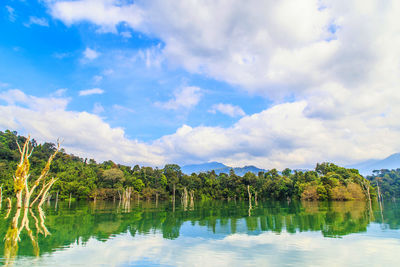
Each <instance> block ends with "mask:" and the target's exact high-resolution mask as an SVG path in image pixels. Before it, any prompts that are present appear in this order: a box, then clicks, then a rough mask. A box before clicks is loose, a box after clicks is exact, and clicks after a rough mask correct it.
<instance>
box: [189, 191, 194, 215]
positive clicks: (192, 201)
mask: <svg viewBox="0 0 400 267" xmlns="http://www.w3.org/2000/svg"><path fill="white" fill-rule="evenodd" d="M189 194H190V208H191V210H194V191H193V190H190V192H189Z"/></svg>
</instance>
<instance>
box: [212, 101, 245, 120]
mask: <svg viewBox="0 0 400 267" xmlns="http://www.w3.org/2000/svg"><path fill="white" fill-rule="evenodd" d="M208 112H210V113H213V114H215V113H217V112H221V113H222V114H225V115H228V116H230V117H242V116H244V115H246V113H245V112H244V111H243V109H242V108H241V107H239V106H234V105H231V104H223V103H219V104H215V105H213V106H212V107H211V109H210V110H209V111H208Z"/></svg>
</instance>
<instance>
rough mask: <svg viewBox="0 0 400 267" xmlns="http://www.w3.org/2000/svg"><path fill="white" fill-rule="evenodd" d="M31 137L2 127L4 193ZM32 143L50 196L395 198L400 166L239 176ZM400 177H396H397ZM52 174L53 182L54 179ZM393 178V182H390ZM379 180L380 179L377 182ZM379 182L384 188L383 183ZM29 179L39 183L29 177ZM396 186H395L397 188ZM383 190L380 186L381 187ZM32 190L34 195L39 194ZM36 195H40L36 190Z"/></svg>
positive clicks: (36, 170) (35, 170)
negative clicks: (369, 171) (123, 161)
mask: <svg viewBox="0 0 400 267" xmlns="http://www.w3.org/2000/svg"><path fill="white" fill-rule="evenodd" d="M26 141H27V137H24V136H20V135H18V134H17V132H15V131H9V130H6V131H4V132H2V131H0V185H1V193H2V197H3V198H6V197H13V196H15V194H16V189H15V183H14V179H13V177H14V175H15V172H16V170H17V168H18V166H19V165H18V164H19V162H20V159H21V153H20V152H21V151H20V148H19V145H18V144H24V143H25V142H26ZM29 146H30V147H31V149H32V154H31V155H30V157H29V163H30V177H39V176H40V175H41V173H42V172H43V170H44V169H45V168H46V164H48V162H49V158H50V157H51V156H52V155H55V156H54V159H52V162H51V166H50V168H49V169H48V170H47V171H48V173H47V176H48V177H50V178H49V180H48V181H52V186H51V188H50V187H49V192H48V194H47V197H48V198H52V199H54V198H57V199H95V200H97V199H122V198H124V199H134V198H139V199H140V198H141V199H156V200H158V199H171V198H172V199H175V198H185V199H191V200H194V199H251V200H255V201H257V200H261V199H273V200H281V199H302V200H369V199H376V197H377V195H378V196H379V197H381V196H383V197H385V198H389V197H397V196H398V188H399V187H397V189H396V186H398V184H399V179H398V178H399V177H400V169H398V170H393V171H389V170H382V171H377V172H375V173H374V175H373V176H370V177H367V178H368V179H366V178H364V177H363V176H362V175H360V174H359V172H358V170H356V169H347V168H344V167H339V166H337V165H335V164H333V163H326V162H325V163H321V164H317V165H316V167H315V169H314V170H310V171H292V170H290V169H285V170H283V171H282V172H278V171H277V170H276V169H272V170H269V171H267V172H260V173H258V174H254V173H251V172H248V173H246V174H245V175H243V176H238V175H236V174H235V173H234V171H233V170H231V171H230V172H229V173H221V174H218V175H217V174H216V173H215V172H214V171H210V172H205V173H199V174H196V173H192V174H191V175H186V174H184V173H182V171H181V169H180V167H179V166H178V165H176V164H167V165H165V166H164V168H162V169H159V168H152V167H140V166H138V165H135V166H133V167H131V166H125V165H120V164H116V163H114V162H113V161H111V160H109V161H105V162H103V163H97V162H96V161H95V160H93V159H83V158H80V157H77V156H74V155H72V154H68V153H66V152H65V151H64V150H63V149H60V150H59V151H58V153H57V150H58V148H57V146H56V144H53V143H47V142H46V143H43V144H38V143H37V142H36V141H35V140H34V139H32V140H30V144H29ZM396 175H397V176H396ZM52 178H54V179H53V180H51V179H52ZM389 180H390V181H389ZM377 182H378V183H377ZM379 182H380V188H378V187H377V186H379ZM27 183H31V186H32V185H33V183H35V179H34V178H30V180H29V181H28V182H27ZM393 187H394V188H393ZM379 189H380V190H379ZM34 194H35V193H33V195H32V197H35V195H34ZM36 194H37V193H36Z"/></svg>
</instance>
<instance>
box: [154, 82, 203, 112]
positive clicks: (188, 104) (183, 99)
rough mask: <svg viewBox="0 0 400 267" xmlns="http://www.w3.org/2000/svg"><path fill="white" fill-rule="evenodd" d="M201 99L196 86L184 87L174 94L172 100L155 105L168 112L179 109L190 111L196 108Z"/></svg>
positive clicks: (199, 90) (199, 91)
mask: <svg viewBox="0 0 400 267" xmlns="http://www.w3.org/2000/svg"><path fill="white" fill-rule="evenodd" d="M201 97H202V93H201V89H200V88H199V87H196V86H186V87H182V88H180V89H179V90H176V91H175V92H174V98H172V99H170V100H169V101H167V102H163V103H161V102H157V103H156V105H157V106H159V107H161V108H164V109H169V110H178V109H181V108H184V109H190V108H192V107H194V106H196V105H197V104H198V103H199V101H200V99H201Z"/></svg>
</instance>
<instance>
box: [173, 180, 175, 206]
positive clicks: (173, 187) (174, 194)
mask: <svg viewBox="0 0 400 267" xmlns="http://www.w3.org/2000/svg"><path fill="white" fill-rule="evenodd" d="M173 188H174V189H173V190H174V195H173V197H174V202H175V184H174V187H173Z"/></svg>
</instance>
